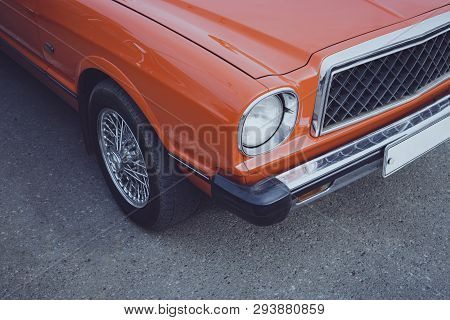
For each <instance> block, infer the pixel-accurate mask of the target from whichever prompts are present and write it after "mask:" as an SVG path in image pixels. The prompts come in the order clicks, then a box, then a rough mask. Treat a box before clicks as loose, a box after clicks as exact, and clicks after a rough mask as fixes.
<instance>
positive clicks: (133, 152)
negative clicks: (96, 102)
mask: <svg viewBox="0 0 450 320" xmlns="http://www.w3.org/2000/svg"><path fill="white" fill-rule="evenodd" d="M97 134H98V142H99V144H100V151H101V154H102V157H103V161H104V162H105V165H106V168H107V169H108V172H109V175H110V176H111V179H112V180H113V182H114V184H115V185H116V187H117V189H118V190H119V192H120V194H121V195H122V196H123V197H124V199H125V200H126V201H127V202H128V203H129V204H131V205H132V206H134V207H136V208H143V207H145V206H146V205H147V203H148V201H149V198H150V184H149V177H148V173H147V166H146V163H145V160H144V155H143V154H142V151H141V149H140V147H139V143H138V141H137V139H136V137H135V135H134V134H133V132H132V131H131V129H130V127H129V126H128V124H127V123H126V122H125V120H124V119H123V118H122V117H121V116H120V114H119V113H117V112H116V111H114V110H112V109H103V110H101V112H100V113H99V116H98V123H97Z"/></svg>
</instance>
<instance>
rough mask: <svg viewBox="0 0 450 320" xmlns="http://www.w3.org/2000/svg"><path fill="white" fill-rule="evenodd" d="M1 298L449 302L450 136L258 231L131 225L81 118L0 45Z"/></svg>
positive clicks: (195, 221)
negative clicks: (396, 168)
mask: <svg viewBox="0 0 450 320" xmlns="http://www.w3.org/2000/svg"><path fill="white" fill-rule="evenodd" d="M0 137H1V138H0V164H1V165H0V181H1V183H0V298H8V299H12V298H15V299H80V298H83V299H85V298H89V299H91V298H92V299H104V298H107V299H108V298H117V299H128V298H131V299H157V298H161V299H197V298H203V299H266V298H268V299H352V298H353V299H392V298H396V299H449V298H450V279H449V261H450V260H449V256H450V255H449V230H450V205H449V204H450V161H449V159H450V143H446V144H444V145H442V146H440V147H439V148H437V149H435V150H434V151H432V152H431V153H429V154H428V155H426V156H425V157H423V158H421V159H420V160H418V161H416V162H415V163H414V164H412V165H410V166H409V167H407V168H405V169H403V170H402V171H400V172H399V173H397V174H395V175H393V176H391V177H389V178H388V179H386V180H384V179H382V178H381V177H380V174H374V175H371V176H369V177H367V178H365V179H363V180H360V181H358V182H357V183H355V184H353V185H351V186H349V187H346V188H344V189H342V190H340V191H339V192H337V193H335V194H333V195H331V196H329V197H326V198H324V199H323V200H320V201H318V202H316V203H315V204H313V205H311V206H309V207H306V208H302V209H301V210H298V211H296V212H294V213H292V214H291V215H290V217H289V218H288V219H287V220H286V221H285V222H283V223H282V224H280V225H277V226H273V227H268V228H258V227H254V226H251V225H249V224H247V223H245V222H243V221H241V220H240V219H238V218H236V217H235V216H233V215H232V214H230V213H228V212H226V211H224V210H222V209H220V208H218V207H217V206H216V205H215V204H214V203H213V202H211V201H209V200H207V201H205V204H204V205H203V207H204V208H203V210H202V211H201V212H200V213H199V214H197V215H195V216H194V217H193V218H192V219H190V220H188V221H187V222H185V223H183V224H181V225H179V226H176V227H175V228H173V229H170V230H168V231H166V232H164V233H158V234H152V233H147V232H144V231H142V230H141V229H139V228H138V227H136V226H135V225H133V224H132V223H130V222H129V221H126V220H124V218H123V215H122V213H121V211H120V210H119V208H118V207H117V206H116V204H115V203H114V201H113V199H112V197H111V195H110V193H109V191H108V189H107V187H106V185H105V183H104V182H103V178H102V176H101V174H100V171H99V169H98V167H97V164H96V162H95V160H94V159H93V157H90V156H88V155H86V153H85V150H84V146H83V142H82V138H81V131H80V128H79V123H78V117H77V114H76V113H75V112H74V111H73V110H72V109H71V108H70V107H69V106H67V105H66V104H65V103H64V102H62V101H61V100H60V99H59V98H57V97H56V96H55V95H54V94H53V93H51V92H50V91H49V90H48V89H47V88H46V87H44V86H43V85H42V84H40V83H39V82H38V81H37V80H35V79H34V78H32V77H31V76H29V75H28V74H27V73H26V71H24V70H23V69H21V68H20V67H19V66H17V65H16V64H15V63H13V62H12V61H11V60H10V59H9V58H7V57H6V56H5V55H3V54H1V53H0Z"/></svg>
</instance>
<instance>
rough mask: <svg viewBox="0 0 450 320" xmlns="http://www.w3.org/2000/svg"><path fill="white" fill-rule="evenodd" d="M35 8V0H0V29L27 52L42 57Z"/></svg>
mask: <svg viewBox="0 0 450 320" xmlns="http://www.w3.org/2000/svg"><path fill="white" fill-rule="evenodd" d="M36 10H37V0H0V29H1V30H2V31H3V32H4V33H6V34H7V35H9V36H10V37H11V38H13V39H14V40H15V41H17V42H18V43H19V44H20V45H22V46H23V47H25V48H26V49H28V51H29V52H31V53H32V54H34V55H35V56H38V57H40V58H43V54H42V48H41V42H40V40H39V31H38V26H37V24H36Z"/></svg>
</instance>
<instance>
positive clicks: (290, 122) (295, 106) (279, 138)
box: [238, 88, 300, 156]
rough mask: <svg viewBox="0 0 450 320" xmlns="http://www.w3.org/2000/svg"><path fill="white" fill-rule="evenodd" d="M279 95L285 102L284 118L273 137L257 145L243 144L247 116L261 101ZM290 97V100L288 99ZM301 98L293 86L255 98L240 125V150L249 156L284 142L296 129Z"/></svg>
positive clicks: (261, 152) (271, 148)
mask: <svg viewBox="0 0 450 320" xmlns="http://www.w3.org/2000/svg"><path fill="white" fill-rule="evenodd" d="M271 96H278V97H279V98H280V99H281V101H282V102H283V111H284V113H283V118H282V120H281V123H280V126H279V127H278V129H277V130H276V131H275V133H274V134H273V135H272V137H271V138H270V139H269V140H268V141H266V142H264V143H263V144H261V145H259V146H257V147H246V146H245V145H244V144H243V136H242V134H243V131H244V126H245V122H246V120H247V117H248V116H249V115H250V113H251V111H252V110H253V108H254V107H255V106H257V105H258V104H259V103H260V102H261V101H263V100H265V99H267V98H269V97H271ZM288 99H289V101H287V100H288ZM299 109H300V105H299V99H298V95H297V93H296V92H295V91H294V90H293V89H292V88H279V89H276V90H272V91H269V92H267V93H266V94H264V95H262V96H260V97H258V98H257V99H255V100H254V101H253V102H252V103H251V104H250V105H249V106H248V107H247V109H245V111H244V113H243V115H242V117H241V120H240V121H239V126H238V147H239V150H240V151H241V152H242V153H243V154H245V155H247V156H256V155H260V154H263V153H266V152H269V151H271V150H273V149H274V148H276V147H278V146H279V145H281V144H283V143H284V142H285V141H286V140H287V139H288V138H289V137H290V136H291V135H292V132H293V131H294V128H295V126H296V124H297V118H298V114H299Z"/></svg>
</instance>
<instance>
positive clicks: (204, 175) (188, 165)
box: [168, 153, 211, 182]
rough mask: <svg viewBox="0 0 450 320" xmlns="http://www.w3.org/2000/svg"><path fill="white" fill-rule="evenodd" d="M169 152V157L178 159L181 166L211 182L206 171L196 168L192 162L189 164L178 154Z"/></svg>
mask: <svg viewBox="0 0 450 320" xmlns="http://www.w3.org/2000/svg"><path fill="white" fill-rule="evenodd" d="M168 154H169V157H171V158H172V159H174V160H175V161H177V162H178V163H179V164H180V165H181V166H183V167H185V168H186V169H188V170H189V171H192V172H193V173H194V174H196V175H197V176H199V177H200V178H202V179H203V180H205V181H207V182H210V180H211V179H210V178H209V177H208V176H207V175H206V173H203V172H202V171H200V170H198V169H196V168H194V167H193V166H191V165H190V164H188V163H186V162H184V161H183V160H181V159H180V158H178V157H177V156H176V155H174V154H172V153H168Z"/></svg>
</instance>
